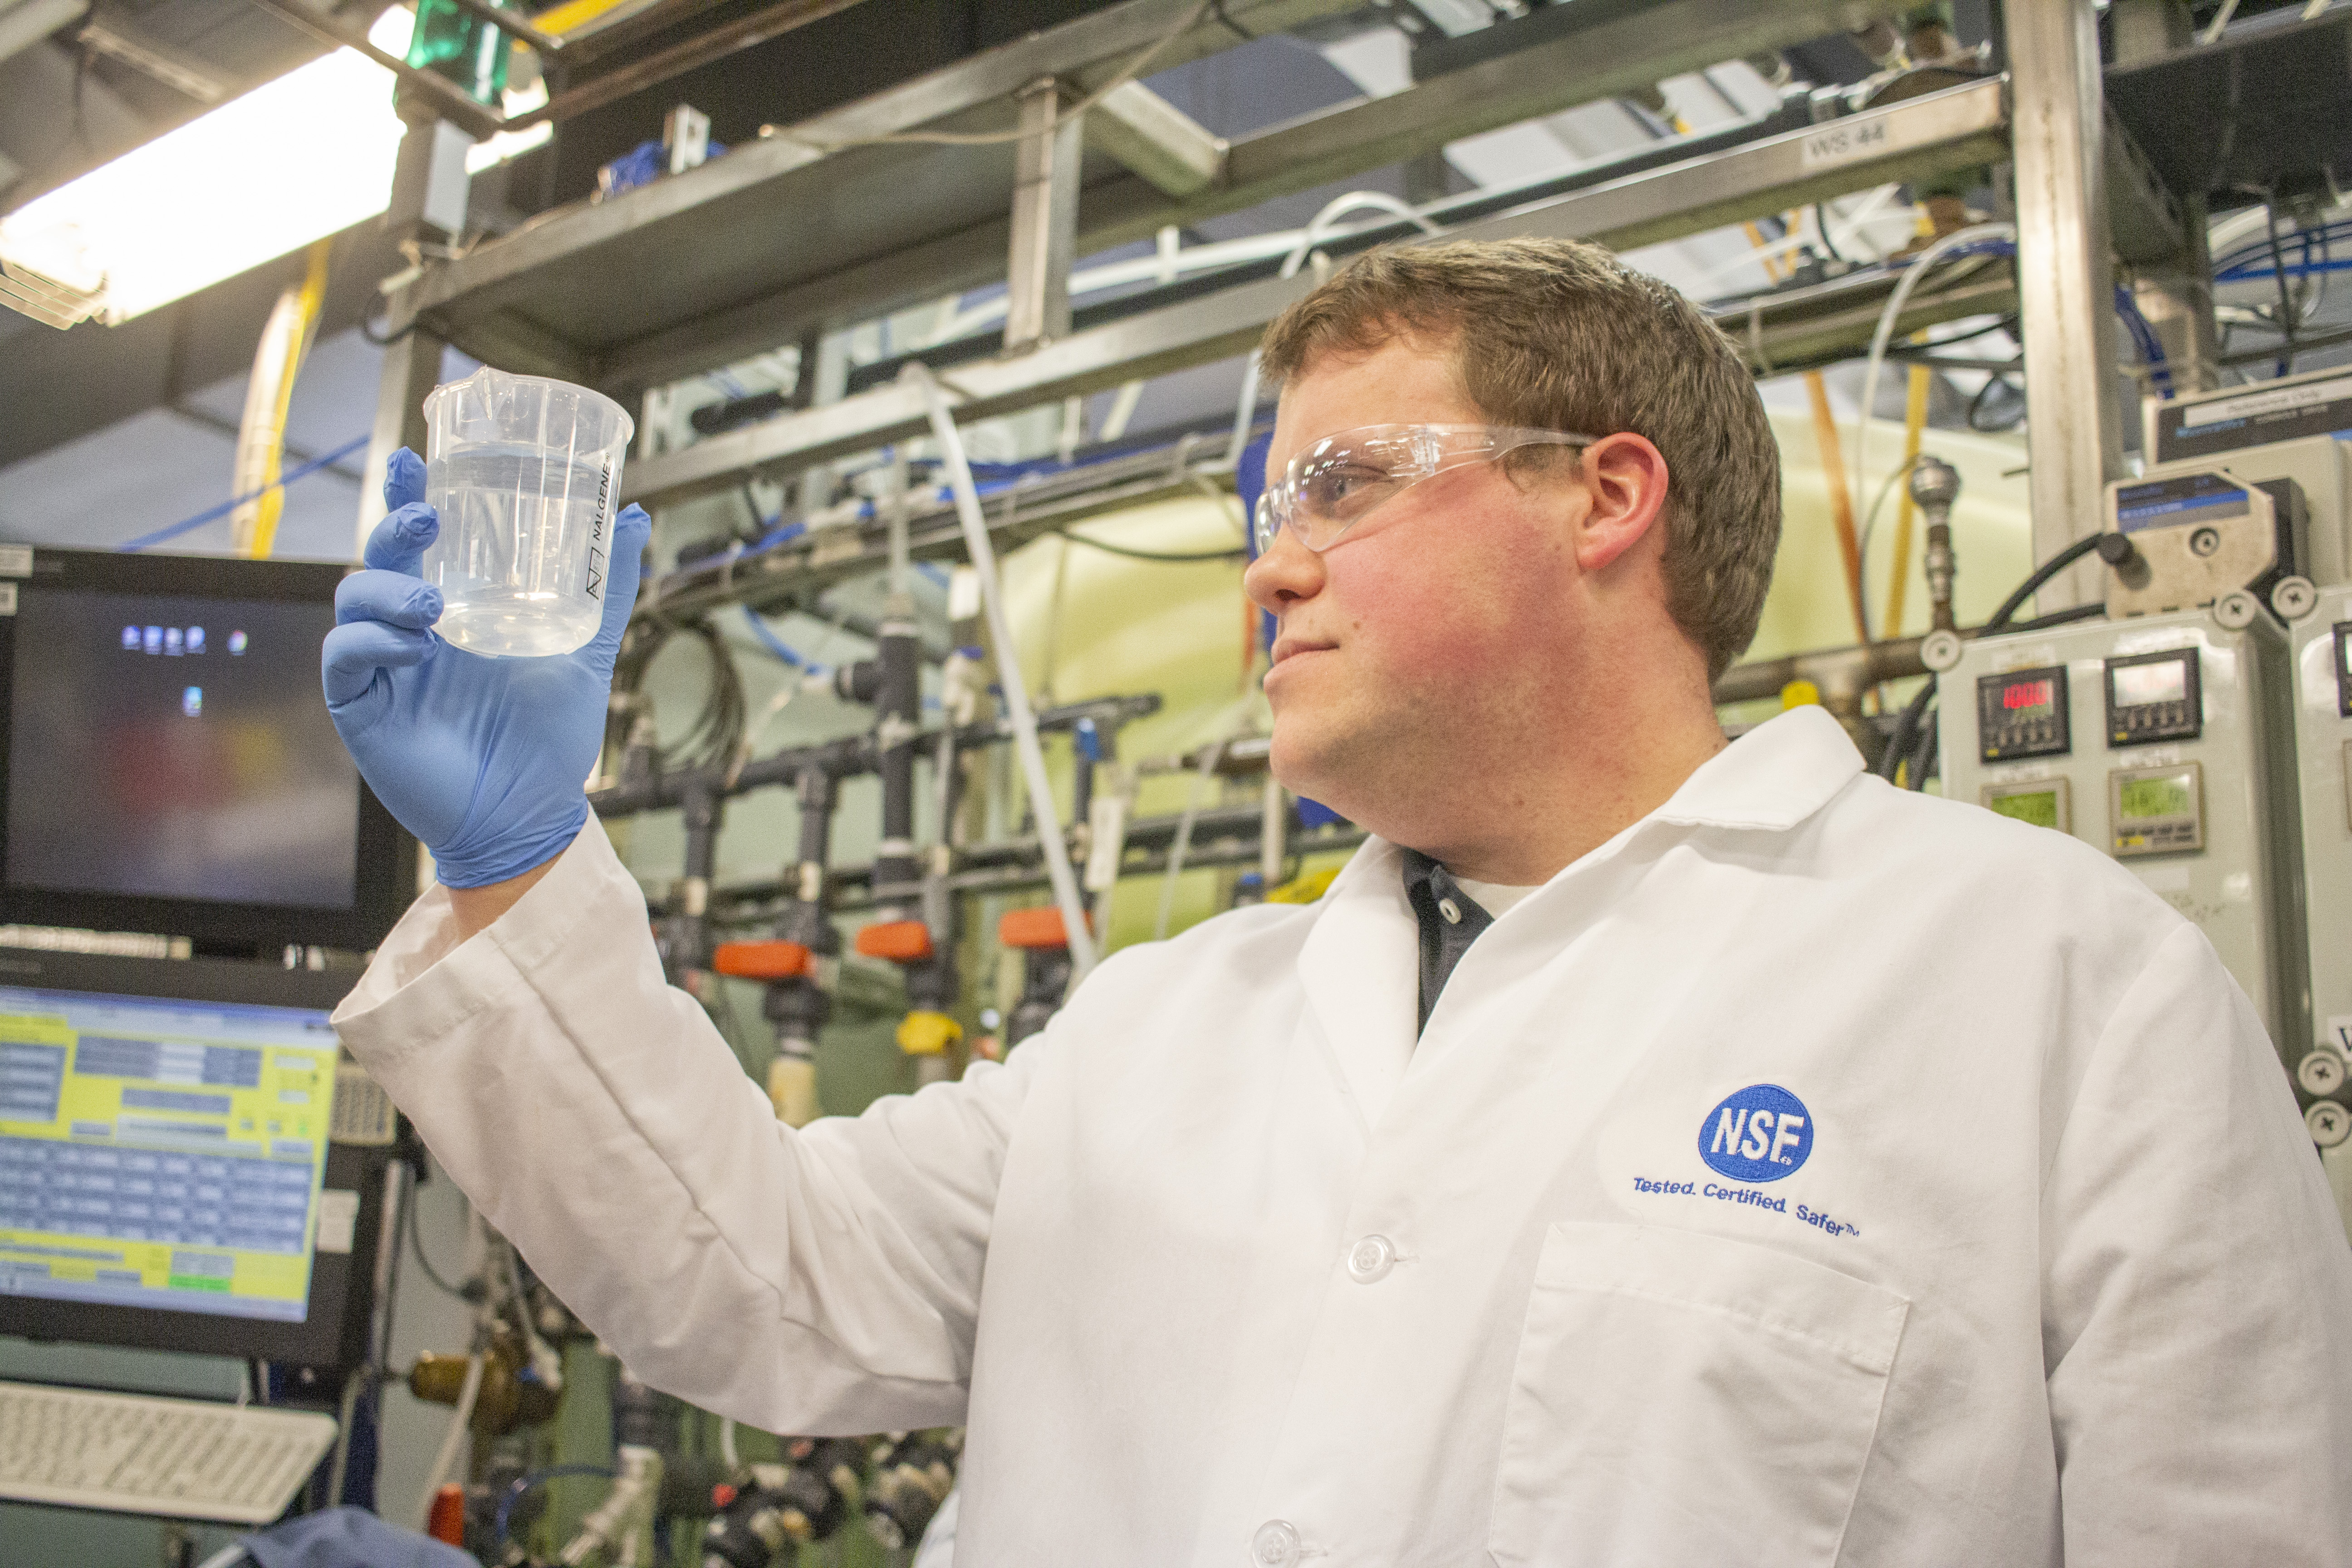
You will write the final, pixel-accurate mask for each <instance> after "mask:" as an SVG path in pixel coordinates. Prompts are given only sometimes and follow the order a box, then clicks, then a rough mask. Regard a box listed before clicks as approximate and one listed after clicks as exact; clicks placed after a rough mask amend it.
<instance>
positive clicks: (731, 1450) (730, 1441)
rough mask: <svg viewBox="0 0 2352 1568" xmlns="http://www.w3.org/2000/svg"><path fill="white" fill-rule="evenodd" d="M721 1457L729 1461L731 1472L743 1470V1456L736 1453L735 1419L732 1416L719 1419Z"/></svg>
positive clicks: (728, 1466)
mask: <svg viewBox="0 0 2352 1568" xmlns="http://www.w3.org/2000/svg"><path fill="white" fill-rule="evenodd" d="M719 1458H722V1459H724V1460H726V1461H727V1468H729V1469H730V1470H740V1469H741V1468H743V1459H742V1456H740V1454H738V1453H736V1451H735V1417H733V1416H732V1415H722V1416H720V1417H719Z"/></svg>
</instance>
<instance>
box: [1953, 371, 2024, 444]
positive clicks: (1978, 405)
mask: <svg viewBox="0 0 2352 1568" xmlns="http://www.w3.org/2000/svg"><path fill="white" fill-rule="evenodd" d="M1996 386H2000V387H2006V388H2008V389H2009V391H2010V392H2011V393H2012V394H2014V395H2016V397H2017V411H2016V413H2015V414H2014V415H2013V416H2011V418H2010V419H2009V422H2008V423H2007V424H2003V425H1988V424H1986V423H1985V422H1984V420H1983V418H1982V415H1983V412H1984V404H1985V399H1986V398H1988V397H1990V396H1991V395H1992V390H1993V388H1994V387H1996ZM1965 417H1966V418H1967V420H1968V426H1969V429H1971V430H1974V431H1975V432H1977V433H1978V434H1979V435H1980V436H1998V435H2000V434H2001V433H2003V432H2004V431H2009V430H2014V429H2016V428H2017V427H2018V426H2019V425H2021V424H2022V423H2023V422H2024V420H2025V395H2024V394H2023V393H2022V392H2021V391H2019V389H2018V386H2017V384H2016V383H2015V382H2012V381H2011V380H2010V379H2009V369H2008V367H2007V366H2003V367H2001V368H2000V369H1999V370H1996V371H1994V372H1993V373H1992V374H1990V375H1989V376H1987V377H1985V384H1983V385H1982V386H1979V387H1978V388H1977V395H1975V396H1974V397H1971V398H1969V407H1968V413H1967V415H1966V416H1965Z"/></svg>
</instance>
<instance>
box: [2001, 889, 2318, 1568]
mask: <svg viewBox="0 0 2352 1568" xmlns="http://www.w3.org/2000/svg"><path fill="white" fill-rule="evenodd" d="M2051 1065H2052V1068H2053V1070H2052V1073H2051V1077H2050V1079H2049V1083H2050V1090H2049V1092H2050V1095H2051V1099H2052V1102H2053V1103H2052V1105H2051V1107H2050V1109H2051V1110H2053V1111H2054V1113H2055V1114H2056V1116H2057V1117H2058V1118H2059V1119H2060V1120H2059V1122H2058V1132H2057V1137H2056V1141H2055V1144H2054V1152H2053V1155H2052V1156H2051V1158H2050V1165H2049V1169H2048V1170H2047V1172H2046V1173H2045V1179H2044V1184H2043V1200H2042V1218H2043V1234H2042V1264H2043V1270H2044V1290H2043V1320H2042V1322H2043V1336H2044V1340H2043V1345H2044V1364H2045V1367H2046V1368H2047V1371H2048V1377H2049V1396H2050V1408H2051V1416H2052V1420H2053V1424H2054V1435H2055V1437H2056V1441H2057V1447H2058V1454H2059V1464H2060V1478H2059V1484H2060V1495H2061V1499H2062V1506H2063V1529H2064V1532H2065V1561H2066V1563H2068V1565H2069V1568H2095V1565H2103V1564H2108V1563H2131V1564H2135V1565H2137V1564H2145V1563H2265V1564H2271V1565H2274V1568H2275V1565H2281V1564H2290V1563H2307V1564H2323V1563H2324V1564H2336V1565H2342V1564H2347V1563H2352V1335H2347V1332H2346V1328H2347V1325H2352V1252H2347V1247H2346V1246H2345V1239H2344V1232H2343V1229H2342V1226H2341V1225H2340V1223H2339V1222H2338V1220H2337V1218H2336V1212H2335V1207H2334V1205H2333V1203H2332V1201H2331V1200H2330V1198H2329V1195H2328V1192H2327V1188H2326V1183H2325V1181H2324V1180H2323V1178H2322V1175H2321V1173H2320V1170H2319V1165H2318V1162H2317V1160H2316V1159H2315V1157H2314V1154H2313V1151H2312V1147H2311V1140H2310V1137H2309V1135H2308V1134H2307V1133H2306V1132H2305V1130H2304V1125H2303V1120H2302V1118H2301V1117H2300V1116H2298V1115H2297V1114H2296V1112H2295V1106H2294V1096H2293V1094H2292V1092H2291V1091H2290V1089H2288V1088H2287V1085H2286V1081H2285V1075H2284V1073H2283V1072H2282V1071H2281V1070H2280V1067H2279V1062H2278V1058H2277V1057H2276V1055H2275V1054H2274V1053H2273V1051H2272V1048H2271V1044H2270V1040H2269V1037H2268V1036H2267V1035H2266V1034H2265V1033H2264V1031H2263V1026H2262V1024H2261V1022H2260V1020H2259V1018H2258V1017H2257V1016H2255V1013H2254V1011H2253V1008H2252V1005H2251V1004H2249V1003H2248V1002H2247V1000H2246V998H2245V996H2244V994H2242V993H2241V992H2240V991H2239V990H2238V988H2237V987H2236V986H2235V985H2234V984H2231V980H2230V978H2229V976H2228V973H2227V972H2226V971H2224V970H2223V969H2222V967H2221V961H2220V960H2219V958H2217V957H2216V956H2215V954H2214V952H2213V950H2212V948H2211V947H2210V945H2209V944H2208V943H2207V942H2206V941H2205V939H2204V937H2203V935H2202V933H2201V932H2200V931H2197V930H2196V928H2194V927H2193V926H2189V925H2188V924H2186V923H2185V922H2184V923H2183V924H2182V925H2181V926H2180V927H2179V929H2178V930H2177V931H2174V932H2173V933H2172V934H2171V935H2170V936H2169V937H2168V938H2167V939H2166V940H2165V941H2164V942H2161V943H2160V944H2159V945H2158V947H2157V949H2156V950H2155V952H2154V954H2153V956H2152V957H2151V959H2150V961H2149V963H2147V966H2146V968H2145V969H2144V970H2143V971H2142V972H2141V973H2140V974H2139V975H2138V977H2137V980H2136V981H2134V982H2133V984H2132V985H2131V987H2130V988H2129V990H2128V991H2127V992H2126V994H2125V995H2124V998H2123V1000H2122V1002H2121V1004H2120V1005H2119V1006H2118V1007H2117V1008H2116V1012H2115V1013H2114V1014H2113V1016H2111V1017H2110V1018H2108V1020H2107V1021H2106V1023H2105V1027H2104V1028H2103V1029H2102V1030H2101V1031H2100V1032H2099V1035H2098V1038H2097V1041H2096V1044H2095V1046H2094V1047H2092V1048H2091V1049H2090V1050H2089V1052H2088V1053H2087V1054H2086V1055H2085V1056H2084V1058H2082V1059H2081V1060H2080V1061H2079V1062H2078V1063H2070V1062H2068V1061H2066V1060H2065V1059H2064V1058H2063V1055H2062V1056H2061V1057H2060V1058H2056V1059H2053V1063H2052V1064H2051ZM2045 1147H2049V1145H2045Z"/></svg>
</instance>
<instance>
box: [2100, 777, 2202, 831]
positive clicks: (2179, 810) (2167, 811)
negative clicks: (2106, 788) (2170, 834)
mask: <svg viewBox="0 0 2352 1568" xmlns="http://www.w3.org/2000/svg"><path fill="white" fill-rule="evenodd" d="M2116 810H2117V812H2118V814H2119V815H2120V816H2122V817H2123V818H2124V820H2126V822H2158V821H2166V820H2170V819H2173V818H2178V817H2183V816H2196V815H2197V794H2196V791H2195V789H2194V788H2192V787H2191V785H2190V784H2189V774H2188V773H2161V774H2158V775H2157V776H2156V777H2153V778H2136V779H2126V780H2124V781H2123V782H2122V783H2121V784H2117V785H2116Z"/></svg>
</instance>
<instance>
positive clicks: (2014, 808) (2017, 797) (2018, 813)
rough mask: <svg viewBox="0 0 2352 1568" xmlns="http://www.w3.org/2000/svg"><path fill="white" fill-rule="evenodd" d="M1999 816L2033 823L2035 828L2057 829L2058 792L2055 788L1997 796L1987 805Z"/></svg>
mask: <svg viewBox="0 0 2352 1568" xmlns="http://www.w3.org/2000/svg"><path fill="white" fill-rule="evenodd" d="M1985 804H1986V805H1990V807H1992V810H1993V814H1994V815H1995V816H2007V817H2012V818H2014V819H2015V820H2017V821H2019V822H2024V823H2031V824H2032V826H2035V827H2056V826H2059V822H2058V791H2057V790H2056V789H2055V788H2051V789H2037V790H2020V791H2018V792H2016V793H2014V794H2010V795H1994V796H1993V797H1992V798H1991V799H1990V800H1989V801H1987V802H1986V803H1985Z"/></svg>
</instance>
